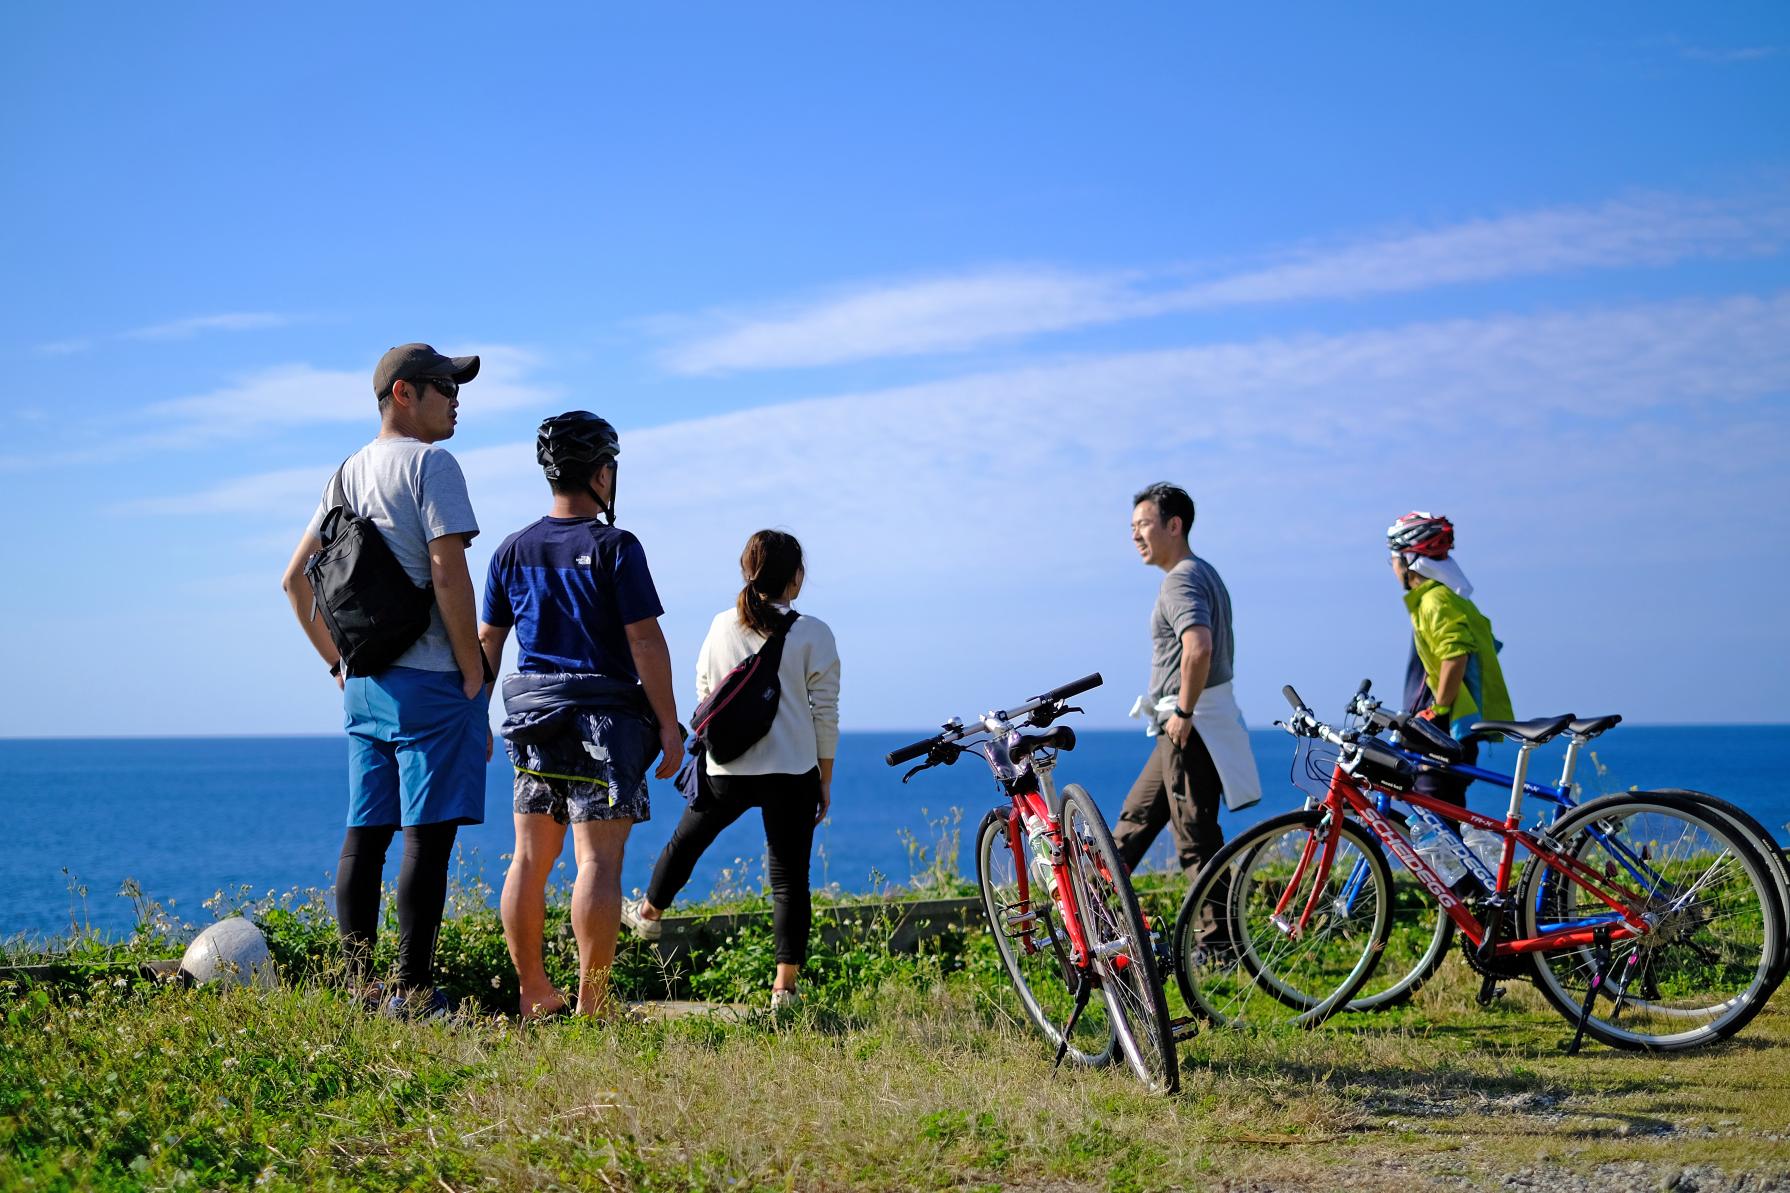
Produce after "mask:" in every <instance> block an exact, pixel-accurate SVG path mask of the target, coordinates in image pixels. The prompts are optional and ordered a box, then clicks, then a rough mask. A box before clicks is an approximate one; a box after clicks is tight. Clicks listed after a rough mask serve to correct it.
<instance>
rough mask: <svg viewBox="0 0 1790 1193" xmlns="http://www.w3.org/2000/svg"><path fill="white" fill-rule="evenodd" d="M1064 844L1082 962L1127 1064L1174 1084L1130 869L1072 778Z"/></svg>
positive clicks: (1162, 1009)
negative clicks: (1096, 984) (1095, 982)
mask: <svg viewBox="0 0 1790 1193" xmlns="http://www.w3.org/2000/svg"><path fill="white" fill-rule="evenodd" d="M1062 815H1063V846H1064V849H1065V850H1066V851H1067V852H1068V855H1069V877H1070V881H1071V882H1072V883H1073V884H1074V891H1075V905H1076V906H1075V910H1076V914H1077V916H1078V917H1079V918H1080V920H1081V930H1082V934H1083V935H1084V936H1085V937H1086V939H1087V944H1088V951H1089V953H1090V957H1089V961H1090V964H1091V966H1092V968H1093V970H1094V973H1095V974H1096V976H1097V977H1098V978H1099V981H1100V994H1101V997H1102V998H1103V999H1104V1001H1105V1003H1106V1008H1107V1011H1108V1012H1109V1014H1110V1016H1111V1019H1112V1026H1113V1031H1114V1033H1115V1034H1116V1035H1117V1036H1118V1040H1119V1047H1120V1049H1121V1050H1122V1051H1123V1052H1124V1054H1125V1059H1126V1060H1127V1061H1128V1062H1130V1064H1131V1068H1132V1070H1133V1071H1134V1072H1135V1073H1136V1074H1137V1075H1138V1077H1139V1078H1140V1079H1141V1080H1142V1081H1143V1083H1144V1084H1145V1085H1146V1086H1148V1087H1149V1088H1150V1089H1151V1090H1153V1091H1155V1092H1157V1093H1174V1092H1175V1090H1176V1089H1178V1088H1179V1087H1180V1083H1181V1082H1180V1072H1179V1069H1178V1067H1177V1065H1176V1061H1175V1036H1174V1029H1173V1028H1172V1027H1171V1026H1170V1024H1169V1017H1168V999H1167V998H1166V997H1164V995H1163V990H1162V979H1161V977H1160V975H1158V974H1157V972H1156V949H1155V943H1154V941H1153V940H1152V939H1151V936H1150V930H1149V927H1148V926H1147V925H1146V924H1145V923H1144V914H1143V910H1142V909H1141V908H1140V907H1138V904H1137V893H1136V892H1135V891H1133V890H1132V889H1131V876H1130V873H1129V872H1128V871H1127V870H1126V868H1125V863H1124V862H1122V861H1120V860H1119V847H1118V846H1117V845H1115V844H1114V843H1113V834H1112V830H1111V829H1109V828H1107V826H1106V817H1104V816H1102V815H1101V814H1100V809H1099V808H1098V807H1097V806H1096V805H1095V803H1094V799H1093V797H1092V796H1090V795H1089V794H1088V793H1087V792H1086V791H1085V790H1083V789H1082V788H1081V787H1079V786H1077V785H1076V784H1074V783H1070V784H1068V785H1067V786H1065V787H1064V788H1063V814H1062Z"/></svg>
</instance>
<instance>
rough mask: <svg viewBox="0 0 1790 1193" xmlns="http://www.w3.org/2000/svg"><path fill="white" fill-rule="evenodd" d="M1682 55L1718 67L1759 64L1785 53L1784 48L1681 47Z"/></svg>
mask: <svg viewBox="0 0 1790 1193" xmlns="http://www.w3.org/2000/svg"><path fill="white" fill-rule="evenodd" d="M1678 52H1679V53H1680V54H1682V55H1683V56H1684V57H1686V58H1689V59H1690V60H1691V61H1693V62H1708V63H1712V64H1714V65H1716V66H1730V65H1732V64H1734V63H1737V62H1758V61H1761V60H1763V59H1766V58H1776V57H1777V56H1778V55H1779V54H1782V53H1783V52H1784V47H1783V46H1681V47H1679V51H1678Z"/></svg>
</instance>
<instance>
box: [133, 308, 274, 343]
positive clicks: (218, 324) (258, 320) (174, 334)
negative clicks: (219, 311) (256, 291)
mask: <svg viewBox="0 0 1790 1193" xmlns="http://www.w3.org/2000/svg"><path fill="white" fill-rule="evenodd" d="M293 321H294V320H293V317H292V316H291V315H280V314H275V313H273V312H271V311H238V312H234V313H231V314H224V315H194V316H191V317H189V318H186V319H174V320H171V321H170V322H167V323H156V324H152V325H151V326H148V327H134V328H132V329H131V330H129V331H123V332H119V333H118V334H119V338H121V339H127V340H186V339H191V338H192V337H193V336H196V335H200V334H203V333H204V332H208V331H260V330H263V329H266V328H270V327H285V326H287V325H288V324H290V323H292V322H293Z"/></svg>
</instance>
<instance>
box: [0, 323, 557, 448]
mask: <svg viewBox="0 0 1790 1193" xmlns="http://www.w3.org/2000/svg"><path fill="white" fill-rule="evenodd" d="M466 351H467V352H469V353H476V354H477V355H478V356H479V357H480V358H481V360H480V368H479V376H478V378H477V379H476V380H475V381H473V382H472V383H471V384H469V385H468V386H467V387H466V389H465V390H464V391H463V393H462V395H461V401H460V419H461V423H462V424H463V425H464V426H466V427H476V426H477V425H478V424H479V423H481V422H482V421H484V420H485V419H486V418H487V417H488V416H490V415H492V414H495V413H499V412H502V411H506V410H514V409H519V408H533V409H541V408H545V407H546V406H549V405H551V404H552V403H553V402H554V401H555V400H557V399H558V398H559V396H560V394H561V391H560V389H559V387H557V386H554V385H548V384H544V383H542V382H540V381H539V380H537V379H536V378H535V376H534V373H535V371H536V370H537V369H538V368H539V366H540V358H539V356H538V355H537V354H536V353H534V352H532V351H530V350H528V349H525V348H518V347H515V346H511V345H503V344H491V345H482V346H481V345H472V346H470V347H467V348H466ZM377 417H378V414H377V406H376V405H375V401H374V397H373V387H372V369H371V368H367V369H364V370H361V369H356V370H352V371H350V370H346V369H324V368H318V367H316V366H315V365H309V364H285V365H276V366H273V367H271V368H267V369H261V370H258V371H256V372H253V373H249V374H245V375H243V376H241V377H238V378H236V379H234V380H232V381H230V382H229V383H227V384H225V385H222V386H220V387H218V388H216V389H211V390H207V391H205V392H203V393H198V394H193V395H190V396H187V397H181V398H173V399H169V400H167V401H163V402H154V403H151V404H149V405H147V406H145V407H144V408H143V409H142V410H141V411H139V412H138V415H137V417H136V418H135V420H134V425H133V426H130V427H128V428H126V429H124V430H122V431H121V432H120V433H118V434H116V435H114V436H112V437H110V438H102V439H97V440H94V441H91V442H88V443H85V444H84V445H83V446H80V447H78V448H74V449H71V450H67V451H58V452H51V453H19V454H14V455H8V456H0V472H24V471H30V470H33V469H39V468H45V467H58V466H64V465H68V464H77V463H95V462H100V461H105V460H116V459H121V458H124V457H126V456H130V455H133V454H140V453H144V452H152V451H156V452H160V451H186V450H191V449H194V448H198V447H202V446H204V445H206V444H210V443H217V442H223V441H229V440H237V439H246V438H251V437H254V436H259V435H272V434H279V433H282V432H287V431H292V430H295V429H299V428H304V427H310V426H318V425H326V424H331V423H363V424H366V425H368V426H373V425H375V423H376V421H377Z"/></svg>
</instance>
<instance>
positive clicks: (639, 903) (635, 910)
mask: <svg viewBox="0 0 1790 1193" xmlns="http://www.w3.org/2000/svg"><path fill="white" fill-rule="evenodd" d="M645 909H646V896H645V895H642V896H641V897H640V898H638V899H623V900H622V925H623V926H624V927H626V928H627V930H628V931H630V932H632V933H633V934H634V935H636V936H638V937H639V938H640V939H642V940H657V939H659V936H660V934H661V933H662V932H663V931H664V930H665V926H664V925H663V924H661V923H660V922H659V921H658V920H649V919H647V918H646V911H645Z"/></svg>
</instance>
